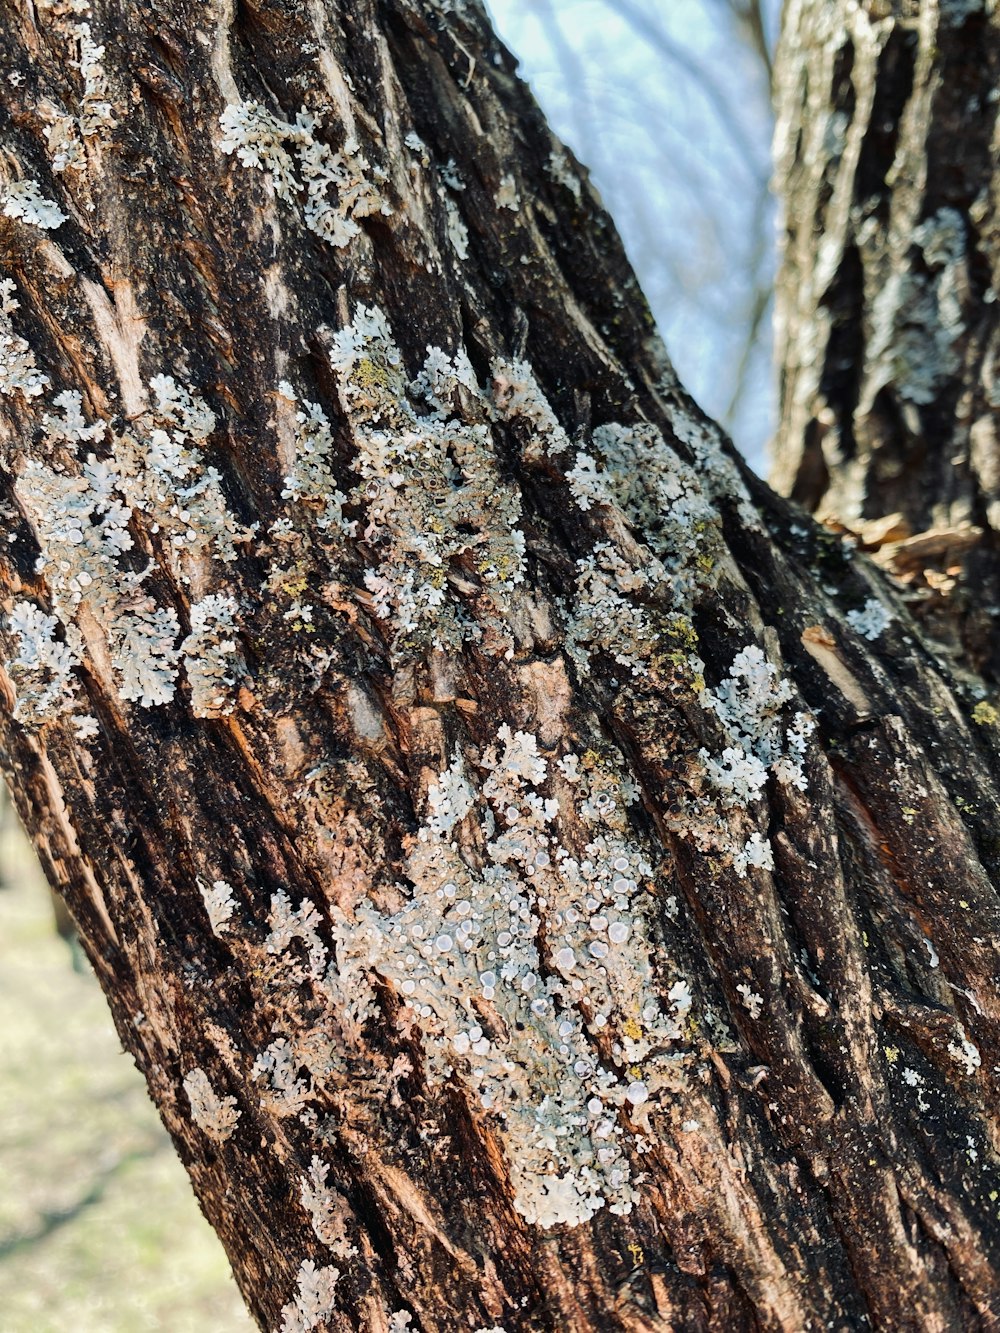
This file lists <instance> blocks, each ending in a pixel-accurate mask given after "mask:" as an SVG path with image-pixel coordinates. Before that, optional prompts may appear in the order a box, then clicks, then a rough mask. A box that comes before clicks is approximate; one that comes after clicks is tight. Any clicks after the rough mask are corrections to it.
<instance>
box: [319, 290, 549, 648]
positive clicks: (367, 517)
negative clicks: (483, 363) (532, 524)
mask: <svg viewBox="0 0 1000 1333" xmlns="http://www.w3.org/2000/svg"><path fill="white" fill-rule="evenodd" d="M332 343H333V346H332V350H331V364H332V365H333V369H334V370H335V372H336V374H337V378H338V386H339V393H340V399H341V405H342V407H343V410H344V413H345V415H346V416H347V418H348V421H349V423H350V427H351V432H352V436H353V442H354V445H355V450H356V452H355V457H354V459H353V461H352V467H353V470H354V472H355V474H356V475H357V477H358V484H357V486H356V487H355V488H354V490H353V492H352V494H351V499H352V500H353V501H354V502H355V503H357V504H358V505H359V506H360V507H361V508H362V510H363V514H364V517H363V518H362V519H361V520H360V528H359V531H360V536H361V540H362V543H363V547H362V549H365V550H368V551H370V552H371V553H372V557H373V559H372V562H371V563H370V564H369V567H368V568H367V569H366V571H365V574H364V583H365V587H366V588H367V590H368V594H369V597H370V605H371V608H372V611H373V613H374V614H375V616H377V617H378V618H379V619H380V620H383V621H386V622H388V624H389V625H390V626H391V629H392V632H393V646H394V650H395V651H396V652H397V653H398V652H401V651H404V650H407V649H408V648H410V647H412V646H413V645H414V644H417V643H421V644H426V645H428V646H433V647H447V646H452V647H455V646H458V645H459V644H461V643H462V642H464V641H466V640H468V639H474V638H479V637H480V636H481V635H482V634H483V630H484V626H483V625H482V624H481V623H480V622H481V621H485V622H486V628H489V629H494V630H497V631H499V632H500V633H502V632H503V630H502V626H503V623H504V619H505V614H506V609H507V603H506V600H505V599H506V598H508V597H509V594H510V592H511V590H512V589H513V588H514V587H515V586H516V585H517V584H519V583H520V582H522V581H523V578H524V574H523V557H524V537H523V534H522V533H521V531H520V529H519V528H518V526H517V525H518V522H519V519H520V514H521V499H520V494H519V492H518V489H517V487H516V486H515V485H513V484H511V483H508V482H505V481H504V480H503V479H502V477H501V476H500V473H499V470H498V468H497V464H496V458H495V453H494V447H493V442H492V438H491V433H490V427H489V424H488V404H487V402H486V400H485V398H484V396H483V395H482V393H481V391H480V389H479V386H478V384H477V383H476V378H475V375H474V373H473V371H472V367H471V366H470V364H469V362H468V360H467V358H466V357H465V356H464V355H463V354H459V355H458V356H456V357H455V358H454V359H452V358H450V357H448V356H447V355H446V354H445V353H444V352H442V351H441V350H440V349H438V348H429V349H428V355H427V360H426V363H425V366H424V369H423V372H422V373H421V375H420V376H419V377H418V378H417V380H416V381H415V382H414V383H413V384H409V383H408V382H407V378H406V375H405V373H404V369H403V363H402V357H401V355H400V352H399V349H398V347H397V346H396V344H395V342H394V341H393V338H392V335H391V332H390V330H389V326H388V323H387V321H386V319H385V316H384V315H383V314H382V312H381V311H378V310H374V309H369V308H368V307H364V306H362V307H360V308H359V310H358V311H357V313H356V315H355V318H354V321H353V323H352V324H350V325H348V327H347V328H345V329H343V330H341V331H340V332H339V333H337V334H335V335H334V336H333V340H332ZM456 402H461V404H462V407H461V409H460V413H459V412H458V411H456V409H455V406H454V404H455V403H456ZM460 592H461V594H462V596H459V593H460ZM508 637H509V636H508Z"/></svg>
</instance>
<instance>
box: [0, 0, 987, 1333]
mask: <svg viewBox="0 0 1000 1333" xmlns="http://www.w3.org/2000/svg"><path fill="white" fill-rule="evenodd" d="M0 43H2V46H3V55H4V60H5V65H6V67H7V68H9V69H10V70H11V71H13V75H14V77H13V78H12V79H11V80H10V82H9V86H8V87H7V89H6V93H5V115H6V121H5V130H4V133H5V144H6V147H7V149H8V156H7V158H6V159H5V163H6V167H7V169H8V170H9V173H10V182H9V183H8V185H7V186H5V187H4V188H5V189H7V191H8V194H7V196H5V197H7V198H12V199H13V200H15V205H16V206H15V207H13V208H10V207H7V208H6V211H5V217H6V221H5V223H4V226H5V232H4V238H5V245H6V261H5V266H4V267H5V272H4V277H5V280H6V281H7V282H8V283H10V284H12V285H10V286H7V287H5V288H4V290H5V292H6V296H5V299H4V313H3V318H4V319H5V320H6V321H7V324H6V325H5V327H4V330H3V332H2V333H0V338H2V339H3V341H2V343H0V353H2V363H0V370H2V373H3V375H4V377H5V378H4V380H3V384H2V385H0V389H2V391H3V394H4V397H3V406H4V409H5V410H4V416H3V438H2V467H3V471H2V484H3V497H2V503H3V505H4V512H5V516H6V518H7V521H8V523H9V525H10V526H9V541H8V543H7V545H6V547H5V550H4V551H3V553H2V556H0V588H2V591H3V597H4V609H5V611H6V613H7V614H6V616H5V619H4V622H3V623H4V629H3V631H2V637H3V642H4V646H5V651H4V654H3V660H4V662H5V663H6V665H5V667H4V670H3V673H2V675H0V684H2V687H3V691H4V696H5V705H6V706H5V709H4V713H3V719H2V723H3V729H4V730H3V734H4V754H5V756H6V763H7V768H8V773H9V778H10V781H11V785H12V788H13V790H14V793H15V796H16V799H17V801H18V804H19V808H20V810H21V812H22V815H23V817H24V818H25V821H26V823H27V825H28V827H29V829H30V830H31V832H32V836H33V839H34V841H35V845H36V846H37V847H38V850H39V852H40V854H41V857H42V860H43V863H44V864H45V866H46V869H47V872H48V874H49V876H50V878H51V879H52V881H53V883H55V884H56V885H57V886H58V887H59V888H60V890H61V892H62V893H63V894H64V895H65V897H66V899H67V901H68V902H69V904H70V906H71V909H72V911H73V913H74V916H75V917H76V919H77V921H78V923H79V925H80V929H81V933H82V936H83V939H84V942H85V947H86V948H87V951H88V953H89V955H90V957H91V959H92V961H93V963H94V967H95V970H96V971H97V974H98V977H99V978H100V980H101V982H102V985H103V986H104V987H105V990H106V991H107V993H108V997H109V1000H110V1003H111V1007H112V1011H113V1013H114V1016H115V1020H116V1023H117V1025H118V1029H119V1031H120V1033H121V1036H122V1039H123V1041H124V1042H125V1044H126V1046H127V1047H128V1048H129V1049H130V1050H131V1051H132V1052H133V1053H134V1054H135V1056H136V1059H137V1061H138V1062H139V1064H140V1066H141V1067H142V1068H143V1070H144V1072H145V1074H146V1077H147V1079H148V1082H149V1087H150V1092H151V1095H152V1096H153V1098H154V1100H155V1101H156V1103H157V1105H158V1107H159V1109H160V1112H161V1114H162V1116H163V1119H164V1121H165V1123H166V1125H167V1127H168V1128H169V1130H170V1132H171V1134H172V1135H173V1137H174V1140H175V1142H176V1144H177V1146H178V1150H179V1151H180V1153H181V1155H182V1158H183V1160H184V1162H185V1164H186V1165H187V1167H188V1170H189V1172H190V1174H191V1178H192V1182H193V1184H194V1187H195V1190H196V1192H197V1194H198V1197H199V1199H200V1201H201V1204H202V1207H203V1208H204V1210H205V1212H206V1214H207V1215H208V1217H209V1219H210V1220H211V1222H212V1223H213V1225H214V1226H215V1227H216V1229H217V1230H218V1232H219V1234H220V1236H221V1237H222V1239H223V1242H224V1243H225V1245H226V1248H227V1251H228V1253H229V1256H230V1259H231V1260H232V1263H233V1267H234V1272H235V1274H236V1277H237V1280H238V1281H239V1283H240V1286H241V1289H242V1290H243V1292H244V1294H245V1296H246V1298H247V1301H248V1304H249V1306H250V1308H251V1309H252V1311H253V1313H254V1315H255V1316H256V1317H257V1319H258V1320H259V1322H260V1323H261V1326H262V1327H265V1328H268V1329H281V1330H283V1333H290V1331H291V1330H301V1329H313V1328H321V1327H328V1328H331V1329H350V1328H362V1329H373V1330H395V1331H398V1330H403V1329H406V1328H413V1329H424V1330H451V1329H454V1328H456V1327H461V1328H467V1329H469V1330H493V1329H504V1330H507V1333H513V1330H515V1329H517V1330H520V1329H532V1330H534V1329H551V1330H564V1329H574V1330H595V1331H596V1330H602V1333H603V1330H609V1329H622V1330H647V1329H648V1330H652V1329H664V1328H718V1329H734V1328H756V1327H764V1328H775V1329H787V1330H802V1329H809V1328H815V1329H818V1328H820V1327H829V1326H831V1325H832V1326H836V1327H854V1326H860V1325H861V1324H862V1323H863V1322H864V1321H865V1320H869V1321H871V1322H872V1323H874V1324H876V1325H880V1326H882V1327H909V1326H913V1327H918V1328H926V1329H933V1328H942V1327H973V1326H977V1325H978V1324H982V1325H984V1326H988V1325H989V1323H990V1322H991V1321H992V1320H993V1319H994V1318H995V1316H996V1314H997V1312H998V1310H1000V1290H998V1289H1000V1273H998V1268H997V1242H998V1228H997V1192H998V1190H1000V1179H998V1171H997V1157H996V1149H997V1129H998V1126H997V1115H996V1113H997V1104H996V1097H995V1094H994V1092H993V1089H992V1085H991V1076H992V1074H993V1072H994V1068H995V1066H996V1065H997V1063H998V1061H1000V1030H998V1022H997V1020H998V1003H997V998H996V984H995V974H996V959H995V940H996V915H997V903H996V884H997V876H998V857H1000V846H998V844H997V842H996V836H995V830H994V827H993V824H994V812H995V808H996V782H997V757H996V748H995V728H994V727H993V725H992V724H991V722H990V718H989V717H988V716H987V714H986V713H985V712H984V711H983V708H982V703H983V701H982V700H978V708H977V698H976V696H975V695H974V694H972V693H970V692H968V691H964V692H963V689H960V688H959V687H958V686H956V684H955V682H953V681H952V680H951V679H950V678H949V676H948V673H947V671H946V670H945V669H944V668H943V667H942V666H941V664H940V663H938V662H937V661H936V660H935V658H934V657H933V656H932V655H931V654H930V652H929V651H928V650H927V648H926V647H925V646H924V645H923V643H922V641H921V640H920V638H919V637H918V635H917V634H916V632H915V630H914V628H913V626H912V624H911V623H910V621H909V620H908V618H907V615H906V612H905V609H904V608H903V607H902V605H901V604H900V603H899V602H898V600H897V599H896V598H895V597H894V595H893V594H892V593H891V592H890V591H888V590H887V589H886V587H885V586H884V585H883V583H882V582H881V581H880V579H879V578H878V576H877V574H876V573H875V572H874V571H873V570H872V569H871V568H870V567H869V566H867V565H866V564H865V563H864V562H863V561H862V560H860V559H858V558H857V557H856V556H855V555H853V554H852V552H851V551H850V550H849V549H846V548H845V547H844V545H843V544H842V543H841V542H840V541H839V540H837V539H835V538H833V537H831V536H830V535H829V534H828V533H824V532H823V531H822V530H819V529H816V528H814V527H813V526H812V525H811V524H809V523H808V522H807V521H806V520H804V519H803V518H802V517H801V515H797V514H796V513H795V512H793V511H792V510H791V509H790V508H789V507H788V506H786V505H785V504H784V503H783V502H782V501H780V500H778V499H777V498H776V497H775V496H773V495H772V494H771V493H770V492H768V491H767V490H766V488H764V487H763V486H762V485H761V484H760V483H759V482H757V481H756V480H755V479H753V478H752V477H751V476H750V474H749V473H748V472H747V471H746V469H745V468H744V467H743V466H742V464H741V463H740V462H739V461H738V460H737V459H736V457H735V456H734V455H733V453H732V450H731V448H730V446H729V445H728V443H727V442H726V441H725V440H724V439H723V438H722V437H721V436H720V434H719V432H718V431H717V429H716V428H715V427H714V426H712V425H711V423H709V422H707V421H706V420H704V418H703V417H702V416H701V414H700V413H699V412H698V410H697V409H696V407H695V406H694V405H693V404H692V403H691V401H690V400H689V399H688V398H687V397H686V395H685V394H684V393H683V392H682V390H681V389H680V388H679V386H678V385H677V384H676V381H675V379H674V377H673V375H672V372H671V370H670V368H669V365H668V363H667V361H666V357H665V355H664V353H663V351H662V349H661V348H660V346H659V345H658V343H657V341H656V336H655V332H654V330H653V328H652V324H651V321H650V318H649V315H648V312H647V310H646V307H645V305H644V303H643V301H642V298H641V295H640V294H639V292H638V290H637V288H636V284H635V280H634V278H633V276H632V275H631V273H630V271H629V269H628V267H627V264H626V261H625V259H624V257H623V255H622V252H621V249H620V246H619V244H618V242H617V239H616V237H615V235H614V231H613V228H612V227H611V224H610V222H609V220H608V218H607V217H606V215H605V214H604V213H603V211H602V210H601V207H600V203H599V201H598V199H597V198H596V196H595V194H594V192H593V191H592V190H591V188H590V186H589V183H588V182H587V180H586V176H585V175H584V173H582V172H581V171H580V170H579V169H578V168H577V166H576V165H575V164H574V163H573V162H572V161H571V159H570V158H569V156H568V155H567V153H566V152H565V150H564V149H563V148H562V146H561V145H560V144H558V143H557V142H556V141H555V140H554V139H553V137H552V136H551V134H550V133H549V131H548V130H547V128H546V127H545V125H544V123H543V122H542V120H541V118H540V116H539V114H538V112H537V110H536V108H535V107H534V104H533V103H532V102H531V100H530V98H529V97H528V95H527V94H526V92H525V90H524V88H523V86H522V85H521V84H520V83H519V82H518V81H517V79H516V77H515V74H514V68H513V63H512V61H511V59H510V57H509V55H508V54H507V53H506V52H505V51H504V50H503V49H502V48H501V47H500V46H499V44H498V43H497V41H496V39H495V37H494V36H493V34H492V32H491V31H490V29H489V26H488V24H487V22H486V20H485V17H484V15H483V13H482V11H481V10H480V8H479V7H478V6H477V5H476V4H474V3H438V2H437V0H435V2H434V3H431V2H430V0H425V3H420V4H418V3H411V2H410V0H394V2H393V3H382V4H375V3H373V2H371V0H370V2H368V3H362V4H350V5H347V4H344V5H338V4H336V3H333V0H309V3H303V4H300V5H297V6H288V5H284V4H279V3H277V2H276V0H264V2H262V3H255V4H250V3H244V4H238V5H237V4H235V3H233V2H232V0H218V3H216V4H213V5H208V6H203V5H198V6H196V5H193V4H190V3H185V0H169V2H168V3H166V4H158V5H157V6H156V7H155V8H154V7H153V6H151V5H146V4H144V3H139V2H138V0H130V2H129V3H120V4H112V3H107V4H103V5H102V4H99V3H94V5H93V6H87V5H80V4H78V3H73V2H72V0H66V2H65V3H49V4H45V5H36V6H34V7H32V8H29V9H26V10H24V11H23V12H22V11H18V12H17V18H16V21H15V20H14V19H9V20H7V21H0ZM15 176H17V177H18V179H20V180H24V179H28V178H30V179H32V180H35V181H36V183H37V185H38V190H37V191H36V192H32V191H25V190H23V189H22V190H21V191H20V192H19V193H17V192H15V194H14V195H10V188H11V185H12V184H13V183H15ZM39 200H41V201H42V202H38V201H39ZM53 210H55V211H53ZM33 212H34V213H35V214H37V216H36V217H34V218H32V216H31V214H32V213H33ZM57 213H58V215H59V217H61V218H62V220H57V217H56V214H57ZM15 301H16V302H17V303H18V304H16V305H15V304H14V302H15ZM901 1309H903V1310H904V1311H905V1314H904V1315H900V1313H899V1312H900V1310H901Z"/></svg>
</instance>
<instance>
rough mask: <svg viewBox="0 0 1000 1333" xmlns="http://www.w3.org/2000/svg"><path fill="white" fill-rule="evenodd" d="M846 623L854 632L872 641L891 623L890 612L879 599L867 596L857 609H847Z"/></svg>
mask: <svg viewBox="0 0 1000 1333" xmlns="http://www.w3.org/2000/svg"><path fill="white" fill-rule="evenodd" d="M846 619H847V623H848V624H849V625H850V627H851V629H852V630H854V632H855V634H860V635H861V637H862V638H863V639H868V640H869V642H871V643H874V642H875V640H876V639H878V638H880V637H881V636H882V634H883V633H884V632H885V631H886V630H887V629H888V628H889V626H890V625H891V624H892V619H893V618H892V614H891V613H890V612H889V611H887V610H886V608H885V607H884V606H883V605H882V603H881V602H880V601H878V600H877V599H876V598H874V597H869V598H868V600H867V601H866V602H865V604H864V606H863V607H861V608H860V609H859V610H855V611H848V613H847V617H846Z"/></svg>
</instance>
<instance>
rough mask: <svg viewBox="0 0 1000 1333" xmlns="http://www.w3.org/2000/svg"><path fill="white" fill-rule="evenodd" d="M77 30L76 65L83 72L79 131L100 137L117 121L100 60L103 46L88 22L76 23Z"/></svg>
mask: <svg viewBox="0 0 1000 1333" xmlns="http://www.w3.org/2000/svg"><path fill="white" fill-rule="evenodd" d="M76 31H77V35H78V36H79V39H80V60H79V69H80V73H81V74H82V75H83V98H82V100H81V102H80V120H79V125H80V133H81V134H82V135H83V137H84V138H85V139H90V138H103V137H106V136H107V134H108V132H109V131H110V130H112V129H113V128H114V126H115V123H116V122H115V117H114V113H113V111H112V109H111V102H110V100H109V94H108V79H107V75H106V74H105V72H104V66H103V65H102V64H101V61H102V60H103V59H104V47H103V46H98V44H97V43H96V42H95V41H94V39H93V36H92V35H91V29H90V24H89V23H81V24H79V26H78V27H77V30H76Z"/></svg>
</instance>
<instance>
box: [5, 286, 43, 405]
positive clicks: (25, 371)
mask: <svg viewBox="0 0 1000 1333" xmlns="http://www.w3.org/2000/svg"><path fill="white" fill-rule="evenodd" d="M15 290H16V289H15V287H14V284H13V282H11V280H10V278H2V279H0V393H2V394H3V395H4V396H5V397H8V398H9V397H11V396H12V395H13V394H15V393H19V394H21V395H22V396H23V397H25V398H37V397H38V396H39V395H40V394H43V393H44V392H45V389H46V386H47V385H48V383H49V377H48V375H43V374H42V372H41V371H40V370H39V369H38V367H37V366H36V365H35V354H34V352H32V350H31V348H30V347H29V345H28V344H27V342H25V340H24V339H23V338H21V337H19V336H18V335H17V334H16V333H15V332H14V329H13V326H12V324H11V320H10V316H11V315H12V314H13V312H14V311H15V310H17V309H19V307H20V304H21V303H20V301H18V300H17V298H16V297H15V296H14V292H15Z"/></svg>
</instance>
